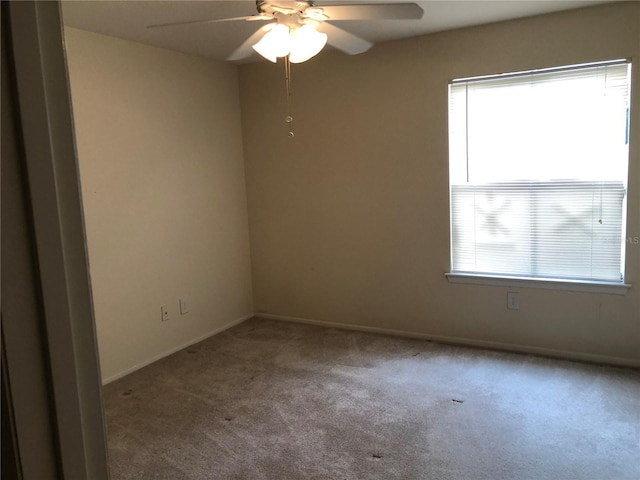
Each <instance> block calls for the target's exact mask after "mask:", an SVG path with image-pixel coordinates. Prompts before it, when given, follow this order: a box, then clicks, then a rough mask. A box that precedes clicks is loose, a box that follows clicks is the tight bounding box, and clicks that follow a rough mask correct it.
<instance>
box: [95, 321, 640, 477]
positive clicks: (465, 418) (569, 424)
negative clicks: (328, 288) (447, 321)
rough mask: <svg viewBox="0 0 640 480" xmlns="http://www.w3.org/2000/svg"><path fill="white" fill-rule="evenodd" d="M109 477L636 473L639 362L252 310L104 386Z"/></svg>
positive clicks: (639, 472) (639, 463)
mask: <svg viewBox="0 0 640 480" xmlns="http://www.w3.org/2000/svg"><path fill="white" fill-rule="evenodd" d="M105 408H106V417H107V424H108V435H109V453H110V457H111V460H110V461H111V474H112V480H125V479H167V480H181V479H190V480H196V479H197V480H201V479H251V480H258V479H358V480H360V479H381V480H388V479H403V480H405V479H470V480H480V479H491V480H498V479H517V480H525V479H554V480H565V479H566V480H585V479H593V480H601V479H602V480H605V479H611V480H623V479H629V480H638V479H640V372H639V371H637V370H630V369H621V368H612V367H601V366H595V365H587V364H580V363H575V362H568V361H560V360H550V359H544V358H537V357H533V356H527V355H518V354H510V353H502V352H493V351H484V350H476V349H470V348H462V347H453V346H446V345H439V344H435V343H430V342H425V341H420V340H410V339H402V338H395V337H386V336H381V335H373V334H366V333H360V332H351V331H342V330H337V329H331V328H321V327H314V326H309V325H299V324H290V323H284V322H276V321H271V320H262V319H257V318H256V319H252V320H249V321H247V322H245V323H243V324H241V325H239V326H237V327H235V328H233V329H230V330H228V331H226V332H223V333H221V334H219V335H216V336H215V337H212V338H210V339H208V340H205V341H204V342H201V343H199V344H197V345H195V346H193V347H190V348H188V349H186V350H184V351H181V352H179V353H177V354H175V355H172V356H171V357H168V358H166V359H164V360H161V361H159V362H156V363H155V364H153V365H151V366H149V367H146V368H144V369H142V370H140V371H138V372H135V373H133V374H131V375H129V376H127V377H125V378H123V379H121V380H118V381H116V382H114V383H111V384H110V385H107V386H106V387H105Z"/></svg>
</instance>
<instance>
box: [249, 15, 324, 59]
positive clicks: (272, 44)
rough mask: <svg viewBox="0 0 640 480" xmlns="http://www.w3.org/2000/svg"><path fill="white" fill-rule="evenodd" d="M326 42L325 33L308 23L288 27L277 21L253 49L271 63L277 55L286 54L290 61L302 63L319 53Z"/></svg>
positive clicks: (284, 55) (282, 55)
mask: <svg viewBox="0 0 640 480" xmlns="http://www.w3.org/2000/svg"><path fill="white" fill-rule="evenodd" d="M326 44H327V35H326V34H324V33H320V32H318V31H317V30H316V29H315V28H313V26H311V25H309V24H304V25H302V26H291V27H290V26H287V25H285V24H283V23H278V24H276V25H275V26H274V27H273V28H272V29H271V30H269V31H268V32H267V33H265V34H264V36H263V37H262V38H261V39H260V41H259V42H258V43H256V44H255V45H253V49H254V50H255V51H256V52H258V53H259V54H260V55H262V56H263V57H264V58H266V59H267V60H269V61H270V62H273V63H276V61H277V59H278V57H286V56H287V55H289V61H290V62H291V63H302V62H306V61H307V60H309V59H310V58H311V57H314V56H315V55H317V54H318V53H320V51H321V50H322V49H323V48H324V46H325V45H326Z"/></svg>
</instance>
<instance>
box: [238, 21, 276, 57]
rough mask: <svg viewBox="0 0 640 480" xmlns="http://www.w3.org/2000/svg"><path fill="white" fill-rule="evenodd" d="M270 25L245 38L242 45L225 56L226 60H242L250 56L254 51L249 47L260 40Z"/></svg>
mask: <svg viewBox="0 0 640 480" xmlns="http://www.w3.org/2000/svg"><path fill="white" fill-rule="evenodd" d="M271 26H273V25H272V24H268V25H265V26H264V27H262V28H259V29H258V30H256V31H255V33H254V34H253V35H251V36H250V37H249V38H247V39H246V40H245V41H244V43H243V44H242V45H240V46H239V47H238V48H236V49H235V50H234V51H233V53H231V55H229V56H228V57H227V60H230V61H234V60H242V59H244V58H247V57H250V56H251V55H252V54H253V53H254V50H253V48H251V47H253V46H254V45H255V44H256V43H258V42H259V41H260V39H261V38H262V36H263V35H264V34H265V33H266V32H267V31H268V27H271Z"/></svg>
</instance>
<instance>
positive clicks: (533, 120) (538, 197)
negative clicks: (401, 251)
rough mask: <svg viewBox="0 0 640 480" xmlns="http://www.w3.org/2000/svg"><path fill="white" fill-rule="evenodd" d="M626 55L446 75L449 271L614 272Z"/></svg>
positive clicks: (617, 275) (545, 275)
mask: <svg viewBox="0 0 640 480" xmlns="http://www.w3.org/2000/svg"><path fill="white" fill-rule="evenodd" d="M629 85H630V64H628V63H626V62H616V63H608V64H599V65H588V66H577V67H571V68H565V69H553V70H545V71H534V72H526V73H518V74H512V75H501V76H495V77H485V78H477V79H465V80H459V81H453V82H452V83H451V85H450V103H449V105H450V107H449V140H450V152H449V154H450V194H451V264H452V271H453V272H456V273H473V274H486V275H499V276H519V277H527V278H534V279H535V278H540V279H549V278H553V279H569V280H581V281H598V282H614V283H619V282H622V281H623V277H622V275H623V271H624V268H623V266H624V235H625V231H624V226H625V223H626V222H625V218H624V214H625V199H626V182H627V168H628V131H629V125H628V122H629V109H628V106H629Z"/></svg>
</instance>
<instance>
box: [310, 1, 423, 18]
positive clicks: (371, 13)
mask: <svg viewBox="0 0 640 480" xmlns="http://www.w3.org/2000/svg"><path fill="white" fill-rule="evenodd" d="M322 11H323V12H324V14H325V15H326V16H327V17H329V20H333V21H335V20H419V19H421V18H422V15H423V14H424V10H422V8H421V7H420V6H419V5H418V4H416V3H379V4H366V5H333V6H331V5H328V6H322Z"/></svg>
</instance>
